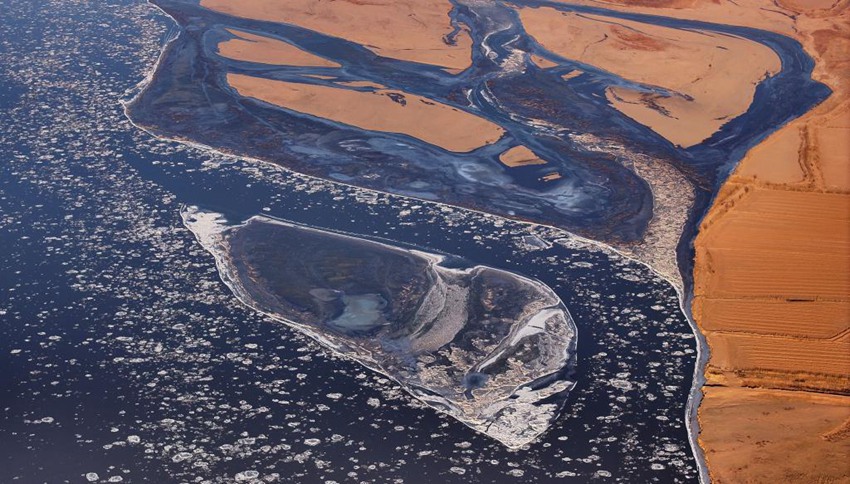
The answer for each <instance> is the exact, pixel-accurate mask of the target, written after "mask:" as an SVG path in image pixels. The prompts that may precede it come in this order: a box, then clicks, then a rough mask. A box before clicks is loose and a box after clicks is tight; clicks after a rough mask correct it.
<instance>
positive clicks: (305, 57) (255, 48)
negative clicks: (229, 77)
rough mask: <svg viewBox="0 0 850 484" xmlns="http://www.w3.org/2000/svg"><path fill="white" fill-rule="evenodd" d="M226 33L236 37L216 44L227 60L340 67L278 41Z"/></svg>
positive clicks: (241, 32)
mask: <svg viewBox="0 0 850 484" xmlns="http://www.w3.org/2000/svg"><path fill="white" fill-rule="evenodd" d="M227 31H228V32H229V33H231V34H233V35H234V36H236V37H235V38H233V39H230V40H226V41H224V42H221V43H220V44H218V54H219V55H221V56H222V57H226V58H228V59H232V60H237V61H246V62H257V63H260V64H273V65H287V66H304V67H340V65H339V64H337V63H336V62H333V61H330V60H328V59H325V58H324V57H319V56H317V55H314V54H311V53H309V52H306V51H303V50H301V49H299V48H298V47H295V46H294V45H292V44H289V43H287V42H284V41H282V40H279V39H275V38H272V37H266V36H263V35H256V34H252V33H249V32H245V31H243V30H237V29H227Z"/></svg>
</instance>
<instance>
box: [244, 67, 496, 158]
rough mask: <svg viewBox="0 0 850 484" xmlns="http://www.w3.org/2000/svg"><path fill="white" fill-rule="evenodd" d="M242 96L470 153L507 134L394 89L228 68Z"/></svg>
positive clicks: (429, 101)
mask: <svg viewBox="0 0 850 484" xmlns="http://www.w3.org/2000/svg"><path fill="white" fill-rule="evenodd" d="M227 82H228V84H230V86H231V87H233V88H234V89H235V90H236V91H237V92H238V93H239V94H240V95H242V96H246V97H252V98H255V99H259V100H261V101H264V102H267V103H270V104H274V105H276V106H281V107H284V108H286V109H290V110H293V111H297V112H300V113H305V114H309V115H311V116H317V117H320V118H325V119H329V120H333V121H337V122H340V123H344V124H348V125H351V126H356V127H358V128H361V129H368V130H371V131H381V132H386V133H401V134H406V135H408V136H412V137H414V138H418V139H420V140H422V141H425V142H427V143H430V144H432V145H435V146H439V147H441V148H443V149H446V150H448V151H454V152H468V151H472V150H474V149H476V148H479V147H481V146H484V145H486V144H489V143H492V142H494V141H496V140H498V139H499V138H501V137H502V135H503V134H504V130H503V129H502V128H501V127H499V126H498V125H497V124H495V123H492V122H490V121H487V120H486V119H484V118H481V117H478V116H475V115H474V114H470V113H467V112H466V111H461V110H460V109H457V108H454V107H451V106H448V105H446V104H442V103H439V102H436V101H433V100H431V99H428V98H424V97H421V96H417V95H415V94H410V93H407V92H403V91H398V90H394V89H375V90H373V91H355V90H351V89H345V88H334V87H329V86H317V85H312V84H300V83H294V82H286V81H276V80H270V79H262V78H258V77H252V76H246V75H242V74H233V73H230V74H228V75H227Z"/></svg>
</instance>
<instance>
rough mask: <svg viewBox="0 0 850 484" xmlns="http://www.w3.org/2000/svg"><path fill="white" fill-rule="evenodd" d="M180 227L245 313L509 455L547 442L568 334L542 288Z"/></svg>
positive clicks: (497, 275) (562, 385)
mask: <svg viewBox="0 0 850 484" xmlns="http://www.w3.org/2000/svg"><path fill="white" fill-rule="evenodd" d="M183 220H184V223H185V224H186V226H187V227H188V228H189V229H190V230H191V231H192V232H193V233H194V234H195V236H196V238H197V239H198V241H199V242H200V243H201V244H202V245H203V246H204V248H206V249H207V250H208V251H209V252H210V253H211V254H212V255H213V256H214V257H215V259H216V263H217V266H218V269H219V272H220V274H221V278H222V280H223V281H224V282H225V283H226V284H227V286H228V287H230V289H231V290H232V291H233V292H234V294H235V295H236V296H237V298H238V299H239V300H240V301H242V302H243V303H244V304H246V305H247V306H249V307H251V308H253V309H255V310H257V311H261V312H263V313H265V314H266V315H268V316H270V317H271V318H273V319H275V320H277V321H280V322H282V323H285V324H287V325H289V326H291V327H293V328H295V329H297V330H299V331H301V332H303V333H305V334H307V335H308V336H310V337H312V338H314V339H316V340H317V341H319V342H320V343H321V344H322V345H324V346H326V347H328V348H330V349H332V350H333V351H335V352H337V353H339V354H341V355H344V356H346V357H348V358H351V359H353V360H356V361H358V362H359V363H361V364H363V365H365V366H367V367H369V368H371V369H373V370H375V371H378V372H380V373H383V374H385V375H387V376H389V377H390V378H392V379H394V380H395V381H396V382H398V383H399V384H400V385H401V386H402V387H403V388H404V389H405V390H407V391H408V392H410V393H411V394H412V395H413V396H414V397H416V398H418V399H419V400H421V401H423V402H425V403H427V404H428V405H430V406H432V407H434V408H436V409H437V410H440V411H442V412H445V413H447V414H449V415H451V416H452V417H454V418H456V419H457V420H459V421H460V422H463V423H464V424H466V425H468V426H469V427H471V428H473V429H475V430H477V431H479V432H482V433H484V434H486V435H488V436H490V437H492V438H494V439H496V440H498V441H499V442H501V443H503V444H504V445H506V446H508V447H510V448H519V447H522V446H523V445H526V444H528V443H530V442H532V441H533V440H534V439H536V438H537V437H538V436H539V435H541V434H542V433H543V432H545V431H546V429H547V428H548V427H549V425H550V424H551V422H552V421H553V420H554V419H555V417H556V416H557V414H558V412H559V411H560V408H561V407H562V405H563V402H564V399H565V398H566V396H567V394H568V392H569V390H570V389H571V388H572V387H573V385H574V382H573V381H571V380H570V376H571V371H572V368H573V367H574V363H575V343H576V330H575V325H574V323H573V320H572V318H571V317H570V314H569V312H568V311H567V309H566V308H565V307H564V304H563V303H562V302H561V300H560V299H559V298H558V296H556V295H555V293H554V292H552V290H551V289H550V288H549V287H548V286H546V285H544V284H543V283H541V282H539V281H535V280H532V279H528V278H526V277H523V276H520V275H518V274H515V273H512V272H508V271H504V270H499V269H495V268H492V267H486V266H481V265H471V264H469V263H466V262H465V261H462V260H458V259H456V258H453V257H447V256H442V255H437V254H431V253H426V252H423V251H419V250H409V249H404V248H401V247H395V246H390V245H387V244H385V243H380V242H375V241H371V240H366V239H362V238H358V237H353V236H349V235H343V234H338V233H334V232H328V231H324V230H319V229H315V228H310V227H304V226H300V225H296V224H292V223H288V222H283V221H280V220H276V219H271V218H268V217H262V216H255V217H252V218H250V219H249V220H247V221H245V222H243V223H241V224H230V223H228V221H227V220H226V219H225V218H224V217H223V216H222V215H221V214H218V213H215V212H209V211H204V210H201V209H199V208H197V207H187V208H185V209H184V211H183Z"/></svg>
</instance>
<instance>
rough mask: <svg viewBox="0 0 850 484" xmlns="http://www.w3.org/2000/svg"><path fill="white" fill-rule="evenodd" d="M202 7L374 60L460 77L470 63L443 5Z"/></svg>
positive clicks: (249, 0)
mask: <svg viewBox="0 0 850 484" xmlns="http://www.w3.org/2000/svg"><path fill="white" fill-rule="evenodd" d="M201 6H203V7H206V8H208V9H210V10H214V11H217V12H221V13H225V14H228V15H233V16H236V17H242V18H250V19H256V20H265V21H271V22H283V23H288V24H292V25H297V26H300V27H304V28H307V29H310V30H313V31H316V32H320V33H323V34H326V35H330V36H334V37H339V38H343V39H347V40H350V41H353V42H356V43H358V44H360V45H362V46H363V47H366V48H368V49H371V50H372V51H374V52H375V53H377V54H378V55H381V56H383V57H390V58H394V59H401V60H405V61H412V62H420V63H425V64H432V65H437V66H441V67H445V68H448V69H450V70H454V71H460V70H463V69H466V68H467V67H469V66H470V65H471V63H472V39H471V38H470V37H469V34H468V33H467V32H466V31H465V30H461V31H460V32H459V33H458V34H457V35H456V36H455V37H454V43H451V42H450V41H447V40H446V38H447V36H449V35H450V34H451V33H452V31H453V30H454V27H453V26H452V25H451V19H450V17H449V12H450V11H451V9H452V8H453V6H452V4H451V2H449V1H448V0H425V1H422V0H400V1H396V0H369V1H357V0H340V1H332V2H316V1H314V0H287V1H284V2H281V1H279V0H244V1H240V2H234V1H233V0H201Z"/></svg>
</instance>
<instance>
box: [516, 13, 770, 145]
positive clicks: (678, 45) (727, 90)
mask: <svg viewBox="0 0 850 484" xmlns="http://www.w3.org/2000/svg"><path fill="white" fill-rule="evenodd" d="M519 13H520V16H521V19H522V22H523V25H524V26H525V29H526V31H527V32H528V33H529V34H530V35H532V36H533V37H535V38H536V39H537V40H538V41H539V42H540V43H541V44H542V45H544V46H545V47H546V48H547V49H549V50H551V51H553V52H555V53H557V54H559V55H561V56H563V57H566V58H569V59H573V60H578V61H581V62H585V63H588V64H591V65H594V66H596V67H599V68H601V69H603V70H606V71H608V72H612V73H614V74H617V75H619V76H621V77H623V78H625V79H628V80H630V81H635V82H638V83H641V84H645V85H647V86H653V87H660V88H663V89H666V90H669V91H671V92H672V94H671V95H662V94H660V93H652V92H650V93H646V92H637V91H634V90H630V89H626V88H612V89H609V91H608V100H609V102H611V104H612V105H613V106H614V107H616V108H617V109H618V110H620V111H621V112H623V113H624V114H626V115H627V116H629V117H631V118H632V119H634V120H636V121H638V122H639V123H641V124H644V125H646V126H649V127H650V128H652V129H653V130H654V131H656V132H657V133H658V134H660V135H662V136H664V137H665V138H666V139H668V140H669V141H670V142H672V143H674V144H677V145H680V146H683V147H688V146H692V145H695V144H698V143H700V142H701V141H703V140H704V139H706V138H708V137H710V136H711V135H712V134H713V133H715V132H716V131H717V130H718V129H720V127H721V126H722V125H723V124H725V123H726V122H727V121H729V120H730V119H732V118H734V117H736V116H738V115H740V114H743V113H744V112H746V111H747V109H748V108H749V106H750V104H751V103H752V100H753V94H754V93H755V88H756V85H757V84H758V82H759V81H761V80H762V79H763V78H764V77H765V76H767V75H771V74H773V73H776V72H778V71H779V69H780V60H779V57H778V56H777V55H776V53H774V52H773V51H772V50H771V49H769V48H768V47H766V46H763V45H761V44H759V43H756V42H752V41H749V40H746V39H742V38H738V37H733V36H729V35H721V34H715V33H711V32H695V31H688V30H680V29H672V28H668V27H660V26H656V25H651V24H646V23H641V22H634V21H629V20H620V19H612V18H608V17H602V16H597V15H589V14H577V13H563V12H560V11H558V10H556V9H553V8H548V7H540V8H523V9H520V11H519Z"/></svg>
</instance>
